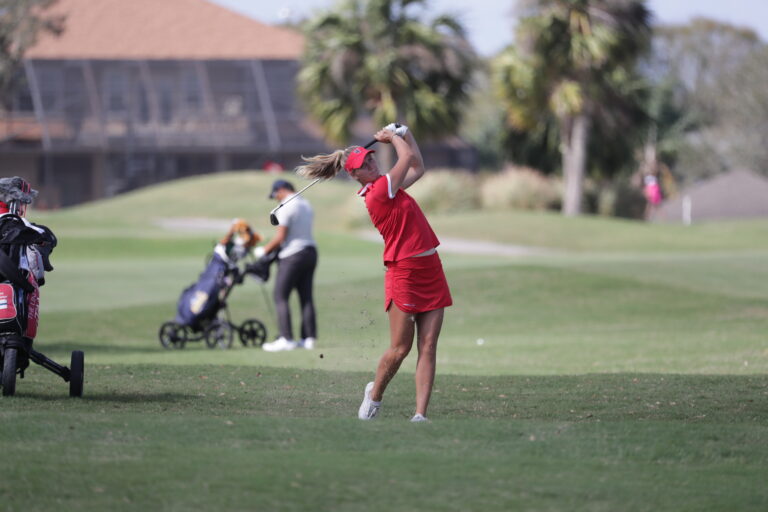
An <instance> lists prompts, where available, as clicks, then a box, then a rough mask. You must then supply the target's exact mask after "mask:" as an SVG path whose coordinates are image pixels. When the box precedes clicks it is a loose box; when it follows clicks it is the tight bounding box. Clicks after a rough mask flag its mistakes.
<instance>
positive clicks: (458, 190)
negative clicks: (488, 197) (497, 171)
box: [408, 169, 480, 213]
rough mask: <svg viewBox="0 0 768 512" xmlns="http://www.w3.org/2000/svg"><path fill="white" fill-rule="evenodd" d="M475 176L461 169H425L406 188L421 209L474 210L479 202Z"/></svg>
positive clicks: (443, 210) (434, 210)
mask: <svg viewBox="0 0 768 512" xmlns="http://www.w3.org/2000/svg"><path fill="white" fill-rule="evenodd" d="M478 184H479V180H478V178H477V176H476V175H474V174H471V173H469V172H468V171H462V170H455V171H451V170H447V169H434V170H428V171H427V172H426V174H424V176H422V178H421V179H420V180H419V181H417V182H416V183H414V184H413V186H412V187H410V188H409V189H408V193H409V194H411V195H412V196H413V198H414V199H416V202H418V203H419V206H420V207H421V209H422V210H423V211H424V213H439V212H456V211H467V210H474V209H477V208H478V207H479V206H480V191H479V189H478Z"/></svg>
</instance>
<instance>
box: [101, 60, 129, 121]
mask: <svg viewBox="0 0 768 512" xmlns="http://www.w3.org/2000/svg"><path fill="white" fill-rule="evenodd" d="M103 97H104V110H105V111H106V112H107V113H110V114H123V113H125V112H126V111H127V110H128V108H127V107H128V106H127V104H126V98H127V97H128V76H127V75H126V73H125V70H124V69H107V70H105V71H104V76H103Z"/></svg>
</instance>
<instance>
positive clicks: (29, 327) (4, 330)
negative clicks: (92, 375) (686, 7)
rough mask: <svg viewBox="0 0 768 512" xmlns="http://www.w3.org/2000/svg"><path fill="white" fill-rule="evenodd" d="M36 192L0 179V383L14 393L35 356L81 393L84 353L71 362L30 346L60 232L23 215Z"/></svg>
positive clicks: (17, 180) (5, 392)
mask: <svg viewBox="0 0 768 512" xmlns="http://www.w3.org/2000/svg"><path fill="white" fill-rule="evenodd" d="M35 196H37V191H36V190H32V189H31V187H30V185H29V183H27V182H26V181H25V180H23V179H22V178H19V177H13V178H0V369H2V374H0V384H1V385H2V388H3V395H4V396H10V395H13V394H15V393H16V377H17V376H19V377H20V378H22V379H23V378H24V372H25V371H26V369H27V368H28V367H29V361H33V362H35V363H37V364H39V365H40V366H42V367H43V368H45V369H47V370H50V371H51V372H53V373H55V374H56V375H58V376H59V377H61V378H62V379H64V382H69V394H70V396H77V397H79V396H82V395H83V375H84V374H83V370H84V364H85V362H84V355H83V352H82V351H80V350H75V351H74V352H72V359H71V363H70V367H69V368H67V367H66V366H62V365H60V364H58V363H57V362H56V361H53V360H52V359H49V358H48V357H46V356H45V355H43V354H41V353H40V352H38V351H36V350H35V349H33V348H32V342H33V340H34V338H35V335H36V334H37V324H38V320H39V311H40V310H39V307H40V286H43V284H45V272H46V271H48V272H50V271H52V270H53V267H52V266H51V263H50V260H49V257H50V254H51V252H52V251H53V248H54V247H56V236H55V235H54V234H53V233H52V232H51V230H50V229H48V228H47V227H45V226H41V225H38V224H33V223H31V222H29V221H28V220H26V219H25V218H24V215H25V213H26V208H27V205H28V204H29V203H31V202H32V200H33V199H34V198H35Z"/></svg>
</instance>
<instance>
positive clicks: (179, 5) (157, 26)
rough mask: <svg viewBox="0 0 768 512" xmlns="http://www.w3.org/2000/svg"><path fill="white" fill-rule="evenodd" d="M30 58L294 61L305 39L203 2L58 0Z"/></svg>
mask: <svg viewBox="0 0 768 512" xmlns="http://www.w3.org/2000/svg"><path fill="white" fill-rule="evenodd" d="M51 12H56V13H63V14H65V15H66V16H67V20H66V23H65V31H64V33H63V34H62V35H61V36H60V37H55V36H51V35H48V34H46V35H44V36H42V37H40V39H39V40H38V42H37V44H36V45H35V46H34V47H33V48H31V49H30V50H29V51H28V53H27V57H28V58H33V59H298V58H299V56H300V55H301V52H302V49H303V46H304V38H303V36H302V35H301V34H299V33H298V32H295V31H293V30H291V29H287V28H281V27H274V26H271V25H266V24H264V23H261V22H259V21H256V20H254V19H252V18H249V17H247V16H243V15H241V14H238V13H235V12H232V11H230V10H228V9H226V8H224V7H220V6H218V5H215V4H212V3H210V2H207V1H206V0H59V1H58V3H57V4H55V6H54V7H53V8H52V10H51Z"/></svg>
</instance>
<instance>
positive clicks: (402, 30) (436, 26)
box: [298, 0, 475, 142]
mask: <svg viewBox="0 0 768 512" xmlns="http://www.w3.org/2000/svg"><path fill="white" fill-rule="evenodd" d="M425 3H426V2H425V0H345V1H342V2H341V3H339V4H337V6H336V7H335V8H334V9H332V10H330V11H328V12H325V13H322V14H320V15H319V16H317V17H316V18H314V19H312V20H310V21H309V22H308V23H307V24H306V25H305V30H304V32H305V34H306V47H305V52H304V57H303V59H302V67H301V71H300V72H299V75H298V91H299V95H300V97H301V98H302V99H303V101H304V104H305V105H306V107H307V109H308V111H309V113H310V115H312V117H314V118H315V119H316V120H317V121H319V123H320V125H321V126H322V128H323V130H324V131H325V134H326V136H327V137H328V138H329V139H330V140H332V141H334V142H346V141H347V140H348V139H349V137H350V131H351V128H352V125H353V123H354V122H355V121H356V120H357V119H358V118H359V117H361V116H364V115H370V116H371V117H372V118H373V122H374V123H375V124H376V125H377V126H382V125H385V124H388V123H390V122H392V121H400V122H404V123H406V124H407V125H408V126H410V127H411V129H412V130H414V131H415V132H417V133H419V134H422V135H426V136H433V137H436V136H440V135H444V134H447V133H452V132H454V131H455V130H456V128H457V126H458V124H459V122H460V120H461V110H462V106H463V105H464V103H465V102H466V100H467V98H468V94H467V89H468V85H469V81H470V80H471V76H472V69H473V67H474V63H475V54H474V51H473V50H472V47H471V46H470V45H469V43H468V42H467V40H466V38H465V35H464V30H463V28H462V26H461V25H460V23H459V22H458V21H457V20H456V19H454V18H452V17H450V16H438V17H436V18H434V19H433V20H432V21H431V22H429V23H426V22H422V21H420V19H419V16H418V15H417V14H419V12H420V13H422V14H423V13H424V12H426V11H425V9H426V6H425Z"/></svg>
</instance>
